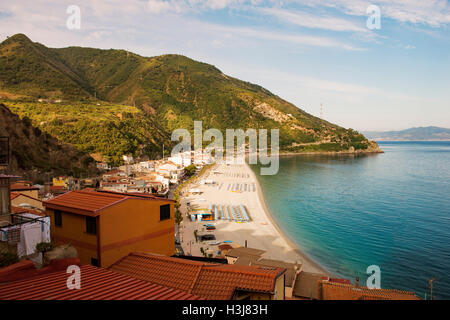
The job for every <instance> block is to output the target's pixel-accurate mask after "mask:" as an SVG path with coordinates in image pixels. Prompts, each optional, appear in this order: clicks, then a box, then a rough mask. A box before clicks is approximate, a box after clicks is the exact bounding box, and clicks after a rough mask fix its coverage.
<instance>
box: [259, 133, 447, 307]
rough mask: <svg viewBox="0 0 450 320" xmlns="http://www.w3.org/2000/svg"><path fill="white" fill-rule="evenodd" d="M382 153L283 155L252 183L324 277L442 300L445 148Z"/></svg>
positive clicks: (392, 145) (390, 146)
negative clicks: (371, 279) (376, 278)
mask: <svg viewBox="0 0 450 320" xmlns="http://www.w3.org/2000/svg"><path fill="white" fill-rule="evenodd" d="M379 144H380V147H381V148H382V149H383V151H385V153H384V154H376V155H365V156H312V155H311V156H307V155H298V156H289V157H282V158H280V170H279V172H278V174H277V175H274V176H260V175H259V170H257V169H258V166H252V168H253V169H254V170H255V173H256V174H257V176H258V179H259V181H260V183H261V187H262V189H263V193H264V198H265V200H266V204H267V206H268V207H269V209H270V211H271V212H272V215H273V217H274V219H275V220H276V221H277V223H278V224H279V226H280V227H281V228H282V229H283V230H284V231H285V233H286V234H287V235H288V236H289V237H290V238H291V239H292V240H293V241H294V242H295V243H297V244H298V246H299V247H300V248H302V250H303V251H305V252H306V253H307V254H308V255H309V256H310V257H311V258H313V259H314V260H316V261H317V262H319V263H320V264H321V265H323V266H324V267H325V268H327V269H328V270H329V271H330V272H332V273H334V274H336V275H339V276H342V277H345V278H350V279H355V278H356V277H359V278H360V279H361V282H362V283H364V284H365V281H366V278H367V276H366V268H367V267H368V266H369V265H373V264H375V265H378V266H379V267H380V268H381V287H382V288H396V289H403V290H413V291H415V292H416V293H417V294H418V295H419V296H421V297H424V296H425V294H427V295H428V297H429V287H428V280H429V279H431V278H436V280H435V281H434V285H433V295H434V298H436V299H438V298H439V299H450V142H381V143H379Z"/></svg>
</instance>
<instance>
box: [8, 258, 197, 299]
mask: <svg viewBox="0 0 450 320" xmlns="http://www.w3.org/2000/svg"><path fill="white" fill-rule="evenodd" d="M67 277H68V274H67V273H66V271H65V270H63V271H58V272H53V273H49V274H44V275H41V276H37V277H31V278H27V279H24V280H19V281H15V282H10V283H7V284H3V285H0V300H198V299H201V298H200V297H198V296H196V295H193V294H190V293H187V292H183V291H181V290H176V289H173V288H167V287H163V286H161V285H157V284H152V283H149V282H147V281H143V280H139V279H136V278H133V277H131V276H128V275H125V274H121V273H117V272H114V271H111V270H106V269H102V268H97V267H94V266H91V265H84V266H82V267H81V289H74V290H69V289H68V288H67Z"/></svg>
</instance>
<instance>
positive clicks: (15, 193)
mask: <svg viewBox="0 0 450 320" xmlns="http://www.w3.org/2000/svg"><path fill="white" fill-rule="evenodd" d="M20 196H22V197H26V198H29V199H33V200H35V201H39V202H42V200H40V199H37V198H34V197H31V196H29V195H27V194H23V193H20V192H11V200H14V199H16V198H18V197H20Z"/></svg>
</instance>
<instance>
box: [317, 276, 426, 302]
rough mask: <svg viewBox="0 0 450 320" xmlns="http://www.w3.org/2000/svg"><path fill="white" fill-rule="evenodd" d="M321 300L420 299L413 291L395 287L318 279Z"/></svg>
mask: <svg viewBox="0 0 450 320" xmlns="http://www.w3.org/2000/svg"><path fill="white" fill-rule="evenodd" d="M320 285H321V286H322V290H321V291H322V299H323V300H420V298H419V297H417V296H416V295H415V294H414V292H410V291H401V290H395V289H369V288H367V287H356V286H354V285H352V284H344V283H337V282H330V281H325V280H324V281H320Z"/></svg>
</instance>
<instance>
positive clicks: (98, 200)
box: [44, 190, 161, 216]
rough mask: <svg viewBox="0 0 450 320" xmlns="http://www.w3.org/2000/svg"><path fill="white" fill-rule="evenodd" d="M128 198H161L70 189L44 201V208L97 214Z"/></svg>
mask: <svg viewBox="0 0 450 320" xmlns="http://www.w3.org/2000/svg"><path fill="white" fill-rule="evenodd" d="M129 199H139V200H143V201H147V200H161V198H156V197H146V196H136V195H131V194H126V193H117V192H96V191H84V190H82V191H71V192H68V193H65V194H63V195H60V196H57V197H55V198H53V199H51V200H48V201H45V202H44V206H45V207H46V208H51V209H58V210H67V211H69V212H73V213H78V214H83V215H90V216H98V215H99V214H100V212H101V211H102V210H104V209H106V208H108V207H110V206H113V205H116V204H118V203H121V202H123V201H127V200H129Z"/></svg>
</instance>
